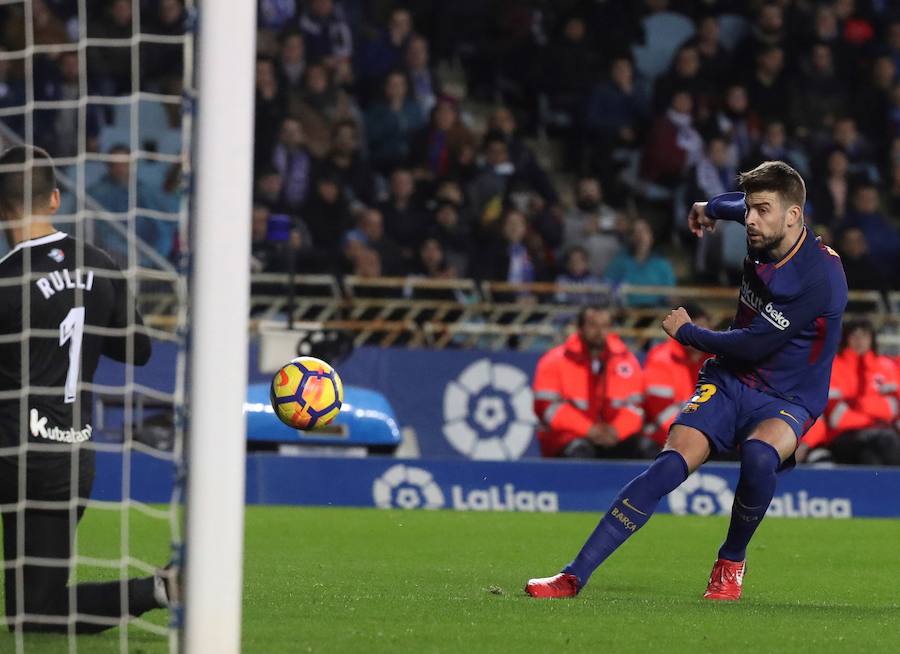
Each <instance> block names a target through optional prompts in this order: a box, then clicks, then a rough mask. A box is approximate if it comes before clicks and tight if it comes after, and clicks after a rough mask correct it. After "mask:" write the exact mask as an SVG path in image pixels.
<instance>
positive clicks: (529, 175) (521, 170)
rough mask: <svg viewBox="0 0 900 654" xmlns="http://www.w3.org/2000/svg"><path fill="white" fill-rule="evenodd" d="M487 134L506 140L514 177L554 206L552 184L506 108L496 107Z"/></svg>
mask: <svg viewBox="0 0 900 654" xmlns="http://www.w3.org/2000/svg"><path fill="white" fill-rule="evenodd" d="M488 132H489V133H493V132H499V133H500V134H501V135H502V136H503V137H504V138H505V139H506V151H507V155H508V157H509V160H510V161H511V162H512V164H513V166H514V167H515V169H516V175H517V176H518V177H520V178H521V179H523V180H525V183H526V184H527V185H528V187H529V188H532V189H534V190H535V191H537V192H538V193H539V194H540V196H541V198H543V200H544V202H546V203H547V204H551V205H552V204H555V203H556V202H557V201H558V199H559V196H558V195H557V193H556V189H555V188H554V187H553V182H552V181H551V180H550V176H549V175H547V172H546V171H545V170H544V169H543V168H542V167H541V164H540V163H539V162H538V159H537V157H536V156H535V154H534V152H533V151H532V149H531V148H530V147H528V144H527V143H525V141H524V139H522V138H521V136H520V135H519V133H518V123H517V121H516V116H515V114H514V113H513V112H512V111H511V110H510V109H509V108H508V107H497V108H496V109H494V110H493V111H492V112H491V115H490V117H489V118H488ZM465 149H466V148H463V150H465ZM473 151H474V149H473Z"/></svg>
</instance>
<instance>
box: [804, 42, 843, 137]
mask: <svg viewBox="0 0 900 654" xmlns="http://www.w3.org/2000/svg"><path fill="white" fill-rule="evenodd" d="M801 71H802V74H801V75H800V76H799V79H798V81H797V82H796V83H794V84H792V85H791V86H792V89H791V95H790V107H791V111H790V113H791V124H792V125H793V126H794V131H795V134H796V135H797V136H798V137H799V138H801V139H805V138H809V137H810V136H817V137H818V138H821V135H822V134H823V133H826V134H827V132H828V131H829V130H830V129H831V126H832V125H834V121H835V120H836V119H837V117H838V116H840V115H841V114H843V113H844V111H845V110H846V107H847V100H846V98H847V90H848V89H847V85H846V84H844V82H843V80H841V79H840V78H839V77H838V76H837V73H836V71H835V66H834V59H833V56H832V52H831V48H830V47H829V46H828V45H827V44H825V43H816V44H814V45H813V46H812V48H811V49H810V52H809V56H808V58H807V60H806V61H804V62H803V63H802V64H801Z"/></svg>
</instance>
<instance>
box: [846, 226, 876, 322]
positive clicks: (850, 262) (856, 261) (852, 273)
mask: <svg viewBox="0 0 900 654" xmlns="http://www.w3.org/2000/svg"><path fill="white" fill-rule="evenodd" d="M838 252H839V253H840V255H841V263H842V264H844V274H845V275H846V276H847V287H848V288H850V290H852V291H881V292H882V294H883V295H886V291H887V282H886V280H885V276H884V274H883V273H882V272H881V270H880V269H879V268H878V267H877V266H873V265H872V259H871V257H870V256H869V244H868V243H866V236H865V234H863V233H862V230H860V229H858V228H856V227H851V228H849V229H845V230H844V231H843V232H842V233H841V235H840V240H839V242H838ZM860 304H861V305H860ZM871 306H872V305H871V303H869V302H866V303H856V302H852V301H851V302H849V303H848V304H847V311H848V312H850V313H854V312H857V311H865V310H867V309H868V310H870V309H871Z"/></svg>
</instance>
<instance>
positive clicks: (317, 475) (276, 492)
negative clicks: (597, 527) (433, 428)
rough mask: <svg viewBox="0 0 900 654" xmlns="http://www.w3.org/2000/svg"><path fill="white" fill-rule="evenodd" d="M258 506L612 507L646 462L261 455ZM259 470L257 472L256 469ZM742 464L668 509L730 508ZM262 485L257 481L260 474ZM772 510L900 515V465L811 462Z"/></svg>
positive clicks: (715, 511)
mask: <svg viewBox="0 0 900 654" xmlns="http://www.w3.org/2000/svg"><path fill="white" fill-rule="evenodd" d="M254 459H256V465H257V467H258V469H257V470H256V472H255V473H250V474H251V475H253V474H257V475H259V476H260V480H261V482H260V483H259V484H258V488H257V489H256V490H257V491H258V492H257V493H256V494H254V493H253V489H252V488H251V490H250V495H249V496H248V500H249V501H251V502H258V503H276V504H309V505H327V506H359V507H367V506H368V507H371V506H375V507H380V508H399V509H444V510H446V509H450V510H457V511H542V512H554V511H592V512H598V511H604V510H605V509H606V507H607V506H608V504H609V502H610V501H611V500H612V498H613V497H614V496H615V494H616V493H617V492H618V490H619V488H620V487H621V486H622V484H624V483H626V482H627V481H628V480H630V479H631V478H633V477H634V476H635V475H636V474H637V473H639V472H640V471H641V470H642V469H643V468H644V467H645V465H646V464H645V463H643V462H634V463H628V462H572V461H521V462H494V461H479V462H474V461H473V462H469V463H466V464H464V465H461V464H460V463H459V462H458V461H452V460H398V459H379V458H369V459H324V458H323V459H316V460H312V459H307V458H305V457H299V458H293V457H290V458H288V457H281V458H280V459H279V457H274V456H268V455H260V456H258V457H254ZM248 473H249V471H248ZM737 477H738V467H737V466H736V465H731V464H722V465H709V466H705V467H704V468H703V469H702V470H701V471H699V472H696V473H694V474H693V475H691V476H690V477H688V478H687V480H685V482H684V483H683V484H682V485H681V486H680V487H679V488H677V489H676V490H675V491H673V492H672V493H671V494H670V495H669V497H668V501H663V502H662V504H661V506H660V511H662V512H669V513H675V514H682V515H683V514H693V515H729V514H730V512H731V504H732V501H733V499H734V495H733V490H732V489H733V488H734V487H735V484H736V483H737ZM250 481H251V482H252V483H254V484H255V483H256V482H255V481H254V480H253V479H251V480H250ZM769 515H771V516H778V517H789V518H792V517H793V518H850V517H900V470H885V469H880V470H879V471H878V474H877V475H876V474H873V472H872V470H867V469H864V468H829V469H815V468H806V469H798V470H794V471H793V472H792V473H791V474H790V475H786V476H784V477H783V478H781V479H780V480H779V487H778V491H777V492H776V495H775V498H774V499H773V501H772V504H771V506H770V507H769Z"/></svg>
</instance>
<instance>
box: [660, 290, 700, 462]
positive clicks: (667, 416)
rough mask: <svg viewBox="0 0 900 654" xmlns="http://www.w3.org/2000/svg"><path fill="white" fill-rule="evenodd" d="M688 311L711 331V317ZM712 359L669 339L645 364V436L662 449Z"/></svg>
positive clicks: (697, 310)
mask: <svg viewBox="0 0 900 654" xmlns="http://www.w3.org/2000/svg"><path fill="white" fill-rule="evenodd" d="M685 309H686V310H687V312H688V315H689V316H690V317H691V320H692V321H693V323H694V324H695V325H697V326H698V327H703V328H704V329H710V328H711V327H712V324H711V323H710V320H709V316H708V315H707V313H706V311H704V310H703V309H702V308H701V307H699V306H697V305H687V306H686V307H685ZM710 356H711V355H709V354H707V353H705V352H701V351H700V350H696V349H694V348H692V347H689V346H686V345H682V344H681V343H679V342H678V341H676V340H675V339H674V338H667V339H666V340H665V341H663V342H662V343H659V344H658V345H654V346H653V347H652V348H650V351H649V352H648V353H647V359H646V361H645V362H644V414H645V424H644V434H645V435H646V436H648V437H650V438H652V439H653V440H654V441H656V443H657V445H659V446H660V447H662V446H664V445H665V444H666V438H667V437H668V435H669V428H670V427H671V426H672V423H673V422H674V421H675V418H676V417H677V416H678V414H679V413H680V412H681V407H682V404H684V403H685V402H687V401H688V400H689V399H690V397H691V395H693V393H694V387H695V385H696V383H697V376H698V375H699V374H700V369H701V368H702V367H703V364H704V363H706V360H707V359H709V358H710Z"/></svg>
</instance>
